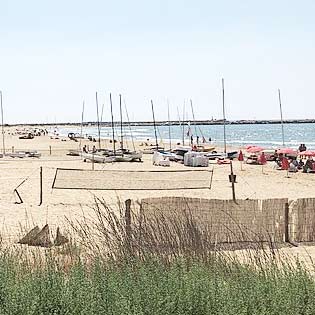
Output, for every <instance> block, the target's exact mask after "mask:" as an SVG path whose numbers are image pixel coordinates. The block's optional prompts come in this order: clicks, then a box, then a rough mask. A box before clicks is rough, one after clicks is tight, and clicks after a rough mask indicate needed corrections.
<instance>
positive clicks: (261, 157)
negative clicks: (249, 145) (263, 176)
mask: <svg viewBox="0 0 315 315" xmlns="http://www.w3.org/2000/svg"><path fill="white" fill-rule="evenodd" d="M258 161H259V163H260V164H261V165H265V164H266V163H267V160H266V156H265V153H264V152H262V153H261V154H260V156H259V158H258Z"/></svg>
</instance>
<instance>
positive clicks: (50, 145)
mask: <svg viewBox="0 0 315 315" xmlns="http://www.w3.org/2000/svg"><path fill="white" fill-rule="evenodd" d="M49 155H51V145H50V146H49Z"/></svg>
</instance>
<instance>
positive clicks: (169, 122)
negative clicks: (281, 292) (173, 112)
mask: <svg viewBox="0 0 315 315" xmlns="http://www.w3.org/2000/svg"><path fill="white" fill-rule="evenodd" d="M167 118H168V137H169V141H170V150H172V136H171V121H170V104H169V101H168V100H167Z"/></svg>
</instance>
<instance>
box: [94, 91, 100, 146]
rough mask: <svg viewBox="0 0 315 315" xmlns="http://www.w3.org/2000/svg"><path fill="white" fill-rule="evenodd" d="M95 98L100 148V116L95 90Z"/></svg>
mask: <svg viewBox="0 0 315 315" xmlns="http://www.w3.org/2000/svg"><path fill="white" fill-rule="evenodd" d="M95 99H96V115H97V131H98V148H99V149H101V129H100V116H99V112H98V98H97V92H96V93H95Z"/></svg>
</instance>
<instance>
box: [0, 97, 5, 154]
mask: <svg viewBox="0 0 315 315" xmlns="http://www.w3.org/2000/svg"><path fill="white" fill-rule="evenodd" d="M0 103H1V126H2V150H3V155H4V154H5V145H4V122H3V121H4V120H3V104H2V91H0Z"/></svg>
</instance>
